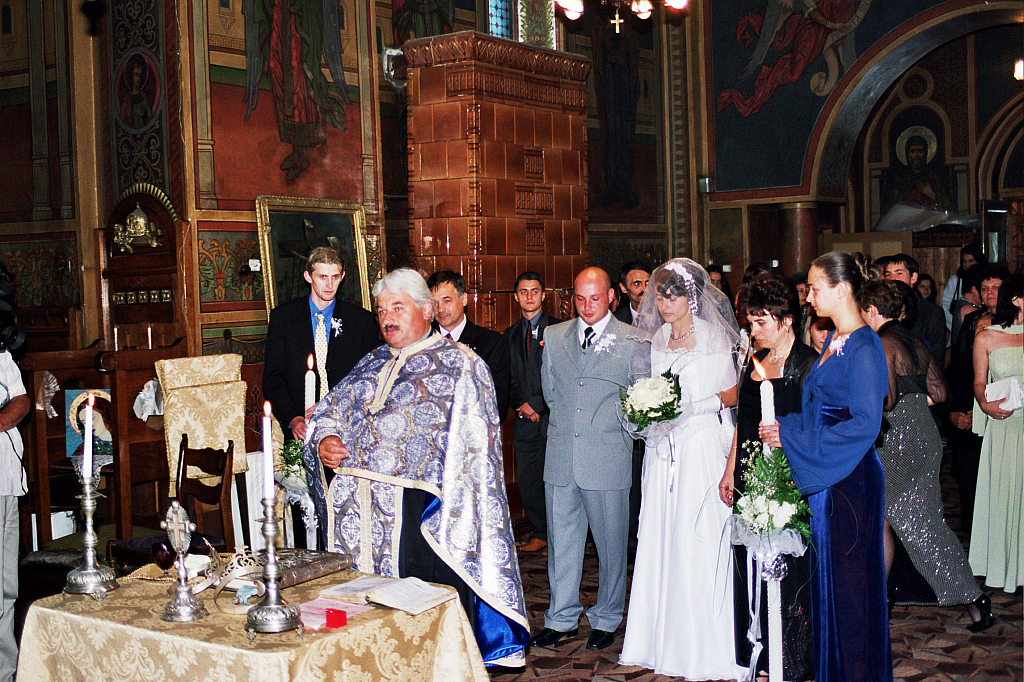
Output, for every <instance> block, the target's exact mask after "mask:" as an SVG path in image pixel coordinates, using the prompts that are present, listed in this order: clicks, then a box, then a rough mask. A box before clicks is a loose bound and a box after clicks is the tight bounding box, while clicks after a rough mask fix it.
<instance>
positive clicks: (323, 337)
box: [313, 313, 330, 401]
mask: <svg viewBox="0 0 1024 682" xmlns="http://www.w3.org/2000/svg"><path fill="white" fill-rule="evenodd" d="M313 350H314V351H315V353H316V373H317V374H319V375H320V391H319V393H318V395H317V401H320V400H323V399H324V396H325V395H326V394H327V391H328V390H330V386H329V385H328V384H327V326H326V325H325V324H324V314H323V313H316V332H315V333H314V334H313Z"/></svg>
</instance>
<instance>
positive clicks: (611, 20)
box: [609, 8, 624, 33]
mask: <svg viewBox="0 0 1024 682" xmlns="http://www.w3.org/2000/svg"><path fill="white" fill-rule="evenodd" d="M609 21H610V22H611V23H613V24H615V32H616V33H619V25H620V24H622V22H623V21H624V20H623V19H620V18H619V9H618V8H615V18H614V19H609Z"/></svg>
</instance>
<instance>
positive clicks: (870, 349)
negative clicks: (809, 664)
mask: <svg viewBox="0 0 1024 682" xmlns="http://www.w3.org/2000/svg"><path fill="white" fill-rule="evenodd" d="M831 338H832V337H831V336H830V337H829V341H831ZM829 341H826V342H825V347H826V348H827V347H828V344H829ZM888 392H889V380H888V371H887V368H886V360H885V353H884V351H883V350H882V344H881V341H879V339H878V336H877V335H876V334H875V332H873V331H872V330H871V328H870V327H860V328H859V329H857V330H855V331H854V332H853V333H852V334H850V337H849V338H848V339H847V340H846V343H845V344H844V345H843V347H842V349H841V350H839V351H838V352H835V353H833V354H832V355H831V356H830V357H829V358H828V359H827V360H825V362H824V363H822V364H820V365H819V364H818V363H815V364H814V366H813V367H812V368H811V371H810V372H809V373H808V374H807V377H806V378H805V379H804V387H803V409H802V411H801V412H798V413H794V414H789V415H785V416H780V417H779V424H780V429H779V435H780V437H781V439H782V447H783V449H784V450H785V452H786V456H787V457H788V458H789V462H790V465H791V466H792V469H793V480H794V481H795V482H796V484H797V487H799V488H800V491H801V492H803V493H804V494H807V495H809V498H808V503H809V504H810V507H811V513H812V516H811V610H812V619H813V620H812V622H813V630H814V659H815V680H816V682H888V681H890V680H892V679H893V677H892V650H891V648H890V644H889V617H888V612H887V595H886V586H885V560H884V555H883V549H882V533H883V522H884V519H885V482H884V476H883V473H882V464H881V462H880V461H879V460H878V455H877V454H876V453H875V447H874V442H875V439H876V438H877V436H878V430H879V427H880V426H881V423H882V405H883V401H884V400H885V396H886V394H887V393H888Z"/></svg>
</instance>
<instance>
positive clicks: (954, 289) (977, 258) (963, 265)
mask: <svg viewBox="0 0 1024 682" xmlns="http://www.w3.org/2000/svg"><path fill="white" fill-rule="evenodd" d="M985 263H988V256H986V255H985V252H984V251H982V250H981V244H978V243H977V242H971V243H970V244H966V245H964V247H963V248H962V249H960V267H959V268H957V271H956V272H955V273H953V274H952V275H950V277H949V281H947V282H946V286H945V287H944V288H943V289H942V302H941V305H942V310H943V311H944V312H945V313H946V327H947V328H948V329H949V330H950V332H951V333H952V331H953V319H954V316H955V308H953V307H952V305H951V304H953V303H955V302H956V301H957V299H959V298H962V297H963V294H964V279H963V278H964V273H966V272H967V271H968V270H969V269H970V268H971V267H973V266H974V265H977V264H982V265H983V264H985ZM951 341H952V340H951Z"/></svg>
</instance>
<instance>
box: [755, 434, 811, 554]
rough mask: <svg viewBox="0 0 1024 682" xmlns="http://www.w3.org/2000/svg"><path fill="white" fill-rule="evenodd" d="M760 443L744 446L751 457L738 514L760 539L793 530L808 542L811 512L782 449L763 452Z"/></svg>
mask: <svg viewBox="0 0 1024 682" xmlns="http://www.w3.org/2000/svg"><path fill="white" fill-rule="evenodd" d="M762 447H763V445H762V444H761V442H760V441H750V440H748V441H747V442H746V443H744V444H743V450H744V451H745V452H746V453H747V456H746V457H745V458H744V460H743V461H744V464H746V466H747V470H746V472H744V474H743V483H744V486H745V488H746V492H745V493H744V494H743V496H742V497H740V498H739V499H738V500H736V510H737V512H738V513H739V515H740V518H742V519H743V521H744V523H745V524H746V526H747V529H748V530H749V531H750V532H751V533H754V534H756V535H769V534H771V533H772V532H774V531H781V530H784V529H786V528H791V529H793V530H794V531H796V532H797V533H799V534H800V535H802V536H803V538H804V540H807V539H809V538H810V536H811V527H810V524H809V523H808V521H807V519H808V517H809V516H810V515H811V509H810V507H808V506H807V502H806V501H805V500H804V499H803V497H802V496H801V495H800V491H799V490H797V489H796V485H795V484H794V483H793V472H792V471H790V468H789V461H788V460H787V459H786V455H785V453H784V452H783V451H782V448H775V449H773V450H771V451H770V452H767V451H766V452H763V453H762Z"/></svg>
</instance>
